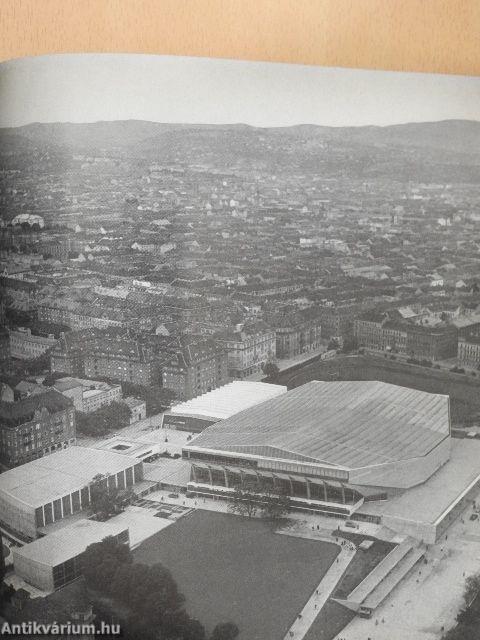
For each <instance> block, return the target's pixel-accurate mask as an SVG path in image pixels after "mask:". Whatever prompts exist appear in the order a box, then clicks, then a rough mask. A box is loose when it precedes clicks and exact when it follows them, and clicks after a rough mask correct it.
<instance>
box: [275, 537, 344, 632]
mask: <svg viewBox="0 0 480 640" xmlns="http://www.w3.org/2000/svg"><path fill="white" fill-rule="evenodd" d="M355 553H356V549H355V547H354V546H353V545H350V544H349V545H345V546H343V547H341V549H340V553H339V554H338V556H337V558H336V560H335V561H334V563H333V564H332V566H331V567H330V569H329V570H328V571H327V573H326V574H325V575H324V576H323V578H322V580H321V582H320V584H319V585H318V587H317V588H316V589H315V591H314V592H313V593H312V595H311V596H310V598H309V599H308V600H307V602H306V604H305V606H304V607H303V609H302V610H301V612H300V613H299V615H298V616H297V618H296V619H295V622H294V623H293V624H292V626H291V627H290V629H289V630H288V631H287V633H286V634H285V637H284V640H301V639H302V638H303V637H304V636H305V634H306V633H307V631H308V630H309V629H310V627H311V626H312V624H313V622H314V620H315V618H316V617H317V616H318V614H319V613H320V611H321V609H322V607H323V606H324V604H325V603H326V602H327V600H328V599H329V597H330V596H331V594H332V593H333V591H334V589H335V587H336V586H337V584H338V582H339V580H340V578H341V577H342V575H343V573H344V572H345V570H346V569H347V567H348V565H349V564H350V562H351V561H352V560H353V557H354V556H355Z"/></svg>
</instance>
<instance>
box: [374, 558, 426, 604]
mask: <svg viewBox="0 0 480 640" xmlns="http://www.w3.org/2000/svg"><path fill="white" fill-rule="evenodd" d="M424 553H425V549H423V548H417V549H412V550H411V551H409V552H408V554H407V555H406V556H404V558H403V559H402V560H401V561H400V562H399V564H397V566H396V567H395V568H394V569H393V570H392V571H391V572H390V573H389V574H388V575H387V576H386V577H385V578H384V579H383V580H382V581H381V582H380V584H379V585H377V587H375V589H374V590H373V591H372V592H371V593H370V595H369V596H368V597H367V598H366V600H365V601H364V602H362V607H365V608H366V609H371V610H372V611H374V610H375V609H376V608H377V607H378V606H380V605H381V604H382V602H383V601H384V600H385V598H386V597H387V596H388V595H389V594H390V593H391V592H392V591H393V589H394V588H395V587H396V586H397V584H398V583H399V582H401V580H403V578H404V577H405V576H406V575H407V573H408V572H409V571H410V570H411V569H413V567H414V566H415V565H416V564H417V562H418V561H419V560H420V558H421V557H422V556H423V555H424Z"/></svg>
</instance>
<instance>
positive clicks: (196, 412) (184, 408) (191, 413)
mask: <svg viewBox="0 0 480 640" xmlns="http://www.w3.org/2000/svg"><path fill="white" fill-rule="evenodd" d="M286 391H287V387H284V386H281V385H278V384H266V383H265V382H250V381H247V380H242V381H240V380H236V381H234V382H230V384H226V385H225V386H223V387H220V388H219V389H214V390H213V391H209V392H208V393H204V394H202V395H201V396H198V397H197V398H194V399H193V400H188V401H187V402H182V403H180V404H177V405H174V406H173V407H172V408H171V409H169V410H168V411H166V412H165V413H164V415H163V422H162V426H163V427H164V428H169V429H179V430H181V431H191V432H192V433H198V432H200V431H203V430H204V429H206V428H207V427H208V426H210V425H211V424H213V423H215V422H218V421H219V420H225V419H226V418H230V417H231V416H233V415H235V414H236V413H239V412H240V411H244V410H245V409H249V408H250V407H253V406H255V405H257V404H260V403H261V402H265V401H266V400H270V399H271V398H276V397H277V396H279V395H281V394H283V393H286Z"/></svg>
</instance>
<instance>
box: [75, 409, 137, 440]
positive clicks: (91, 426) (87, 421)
mask: <svg viewBox="0 0 480 640" xmlns="http://www.w3.org/2000/svg"><path fill="white" fill-rule="evenodd" d="M131 415H132V412H131V410H130V407H129V406H128V405H126V404H125V403H124V402H112V403H111V404H109V405H105V406H104V407H100V408H99V409H97V410H96V411H92V412H91V413H83V411H77V412H76V423H77V430H78V431H79V432H80V433H83V434H84V435H87V436H104V435H106V434H107V433H109V432H110V431H116V430H117V429H122V428H123V427H126V426H128V425H129V424H130V416H131Z"/></svg>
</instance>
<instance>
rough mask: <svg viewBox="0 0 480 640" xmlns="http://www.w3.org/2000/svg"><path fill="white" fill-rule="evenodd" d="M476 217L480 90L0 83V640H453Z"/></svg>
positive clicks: (475, 303)
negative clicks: (45, 639)
mask: <svg viewBox="0 0 480 640" xmlns="http://www.w3.org/2000/svg"><path fill="white" fill-rule="evenodd" d="M479 202H480V79H479V78H473V77H466V76H446V75H435V74H420V73H400V72H381V71H366V70H365V71H364V70H357V69H337V68H328V67H314V66H302V65H287V64H274V63H253V62H241V61H233V60H213V59H206V58H182V57H169V56H149V55H120V54H118V55H117V54H115V55H111V54H98V55H97V54H82V55H73V54H70V55H55V56H42V57H38V58H24V59H18V60H12V61H8V62H5V63H2V64H1V65H0V211H1V220H0V284H1V293H0V295H1V297H0V323H1V327H0V341H1V348H0V353H1V364H0V396H1V397H0V469H1V473H0V532H1V540H2V544H0V548H1V550H2V551H1V555H0V571H1V576H0V577H1V578H2V580H3V581H2V584H1V585H0V594H1V605H0V606H1V608H0V616H1V617H0V624H2V625H3V626H2V633H5V634H13V635H14V636H15V635H17V637H18V636H19V635H21V634H24V635H29V634H30V635H32V634H37V635H39V634H40V635H46V634H47V633H50V634H55V635H60V636H61V637H70V636H75V635H83V636H87V637H90V636H92V637H93V636H94V635H103V636H107V637H117V636H121V637H126V638H140V637H141V638H147V639H148V640H150V639H151V640H161V639H165V638H172V639H173V638H175V639H178V640H180V639H181V640H222V639H223V640H234V639H235V638H238V639H239V640H283V639H286V640H288V639H290V638H292V639H293V640H303V639H305V640H315V639H317V638H322V640H364V639H366V638H371V639H373V638H375V640H404V639H405V638H409V639H410V638H411V639H412V640H433V638H436V639H437V638H438V639H440V638H442V639H444V640H448V639H449V638H450V639H452V638H457V637H460V636H461V637H462V638H467V639H468V640H470V639H471V638H472V639H473V638H474V637H475V638H476V636H475V633H477V631H476V629H477V628H478V625H479V624H480V618H479V615H478V611H479V606H478V605H479V590H480V560H478V558H477V556H479V553H478V551H479V548H480V547H479V544H480V531H479V522H480V516H479V508H480V507H479V505H480V495H479V494H480V467H479V462H478V461H479V459H480V443H479V439H480V426H479V425H480V401H479V397H480V394H479V390H480V280H479V275H478V260H479V249H480V245H479V242H480V232H479V229H480V227H479V223H480V210H479ZM472 634H473V635H472Z"/></svg>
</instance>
